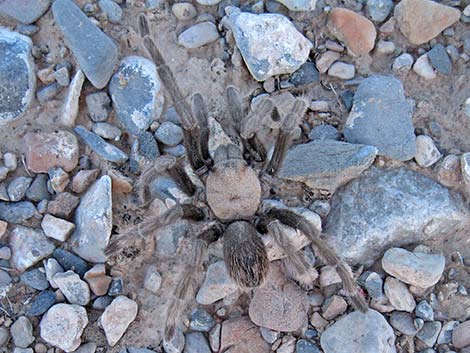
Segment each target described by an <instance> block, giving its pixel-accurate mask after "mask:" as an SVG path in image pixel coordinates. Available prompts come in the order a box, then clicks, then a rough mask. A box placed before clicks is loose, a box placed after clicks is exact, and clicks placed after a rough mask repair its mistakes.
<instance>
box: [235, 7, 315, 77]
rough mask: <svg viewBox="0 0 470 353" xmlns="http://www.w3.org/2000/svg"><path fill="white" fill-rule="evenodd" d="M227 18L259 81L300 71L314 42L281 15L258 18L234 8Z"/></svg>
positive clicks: (267, 15) (253, 73) (262, 15)
mask: <svg viewBox="0 0 470 353" xmlns="http://www.w3.org/2000/svg"><path fill="white" fill-rule="evenodd" d="M229 12H230V14H229V15H228V16H227V17H228V20H229V23H230V26H231V29H232V31H233V34H234V36H235V42H236V44H237V47H238V49H239V50H240V53H241V55H242V57H243V59H244V61H245V63H246V65H247V67H248V70H249V71H250V73H251V74H252V76H253V77H254V78H255V80H257V81H265V80H266V79H268V78H269V77H272V76H276V75H281V74H288V73H293V72H295V71H297V70H298V69H299V68H300V67H301V66H302V65H303V64H304V63H305V62H306V61H307V59H308V56H309V53H310V50H311V49H312V43H311V42H310V41H309V40H308V39H307V38H305V37H304V36H303V35H302V34H301V33H300V32H299V31H297V29H296V28H295V27H294V25H293V24H292V22H290V21H289V19H288V18H287V17H285V16H283V15H280V14H260V15H255V14H251V13H247V12H239V11H237V10H236V9H234V8H232V7H230V11H229Z"/></svg>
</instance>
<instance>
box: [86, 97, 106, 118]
mask: <svg viewBox="0 0 470 353" xmlns="http://www.w3.org/2000/svg"><path fill="white" fill-rule="evenodd" d="M86 105H87V107H88V115H89V116H90V119H91V120H93V121H95V122H100V121H105V120H106V119H108V115H109V112H110V111H111V99H109V96H108V94H107V93H106V92H95V93H90V94H88V95H87V96H86Z"/></svg>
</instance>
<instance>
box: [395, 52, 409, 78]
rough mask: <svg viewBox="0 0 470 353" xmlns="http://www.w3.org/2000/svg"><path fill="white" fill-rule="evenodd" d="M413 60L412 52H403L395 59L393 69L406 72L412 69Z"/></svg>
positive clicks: (397, 71)
mask: <svg viewBox="0 0 470 353" xmlns="http://www.w3.org/2000/svg"><path fill="white" fill-rule="evenodd" d="M413 62H414V59H413V57H412V56H411V54H408V53H403V54H401V55H400V56H398V57H396V58H395V60H394V61H393V65H392V70H393V71H394V72H396V73H406V72H408V71H410V70H411V67H412V66H413Z"/></svg>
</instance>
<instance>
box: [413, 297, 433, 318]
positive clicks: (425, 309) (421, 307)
mask: <svg viewBox="0 0 470 353" xmlns="http://www.w3.org/2000/svg"><path fill="white" fill-rule="evenodd" d="M415 312H416V317H419V318H421V319H423V320H424V321H434V311H433V309H432V307H431V305H430V304H429V303H428V302H427V301H426V300H422V301H420V302H419V303H418V305H416V309H415Z"/></svg>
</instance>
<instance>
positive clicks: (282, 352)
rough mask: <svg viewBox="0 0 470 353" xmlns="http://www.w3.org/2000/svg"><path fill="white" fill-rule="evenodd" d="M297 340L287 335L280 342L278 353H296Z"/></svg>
mask: <svg viewBox="0 0 470 353" xmlns="http://www.w3.org/2000/svg"><path fill="white" fill-rule="evenodd" d="M294 349H295V338H294V337H293V336H291V335H286V336H284V337H282V339H281V340H280V345H279V348H277V349H276V352H277V353H294Z"/></svg>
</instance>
